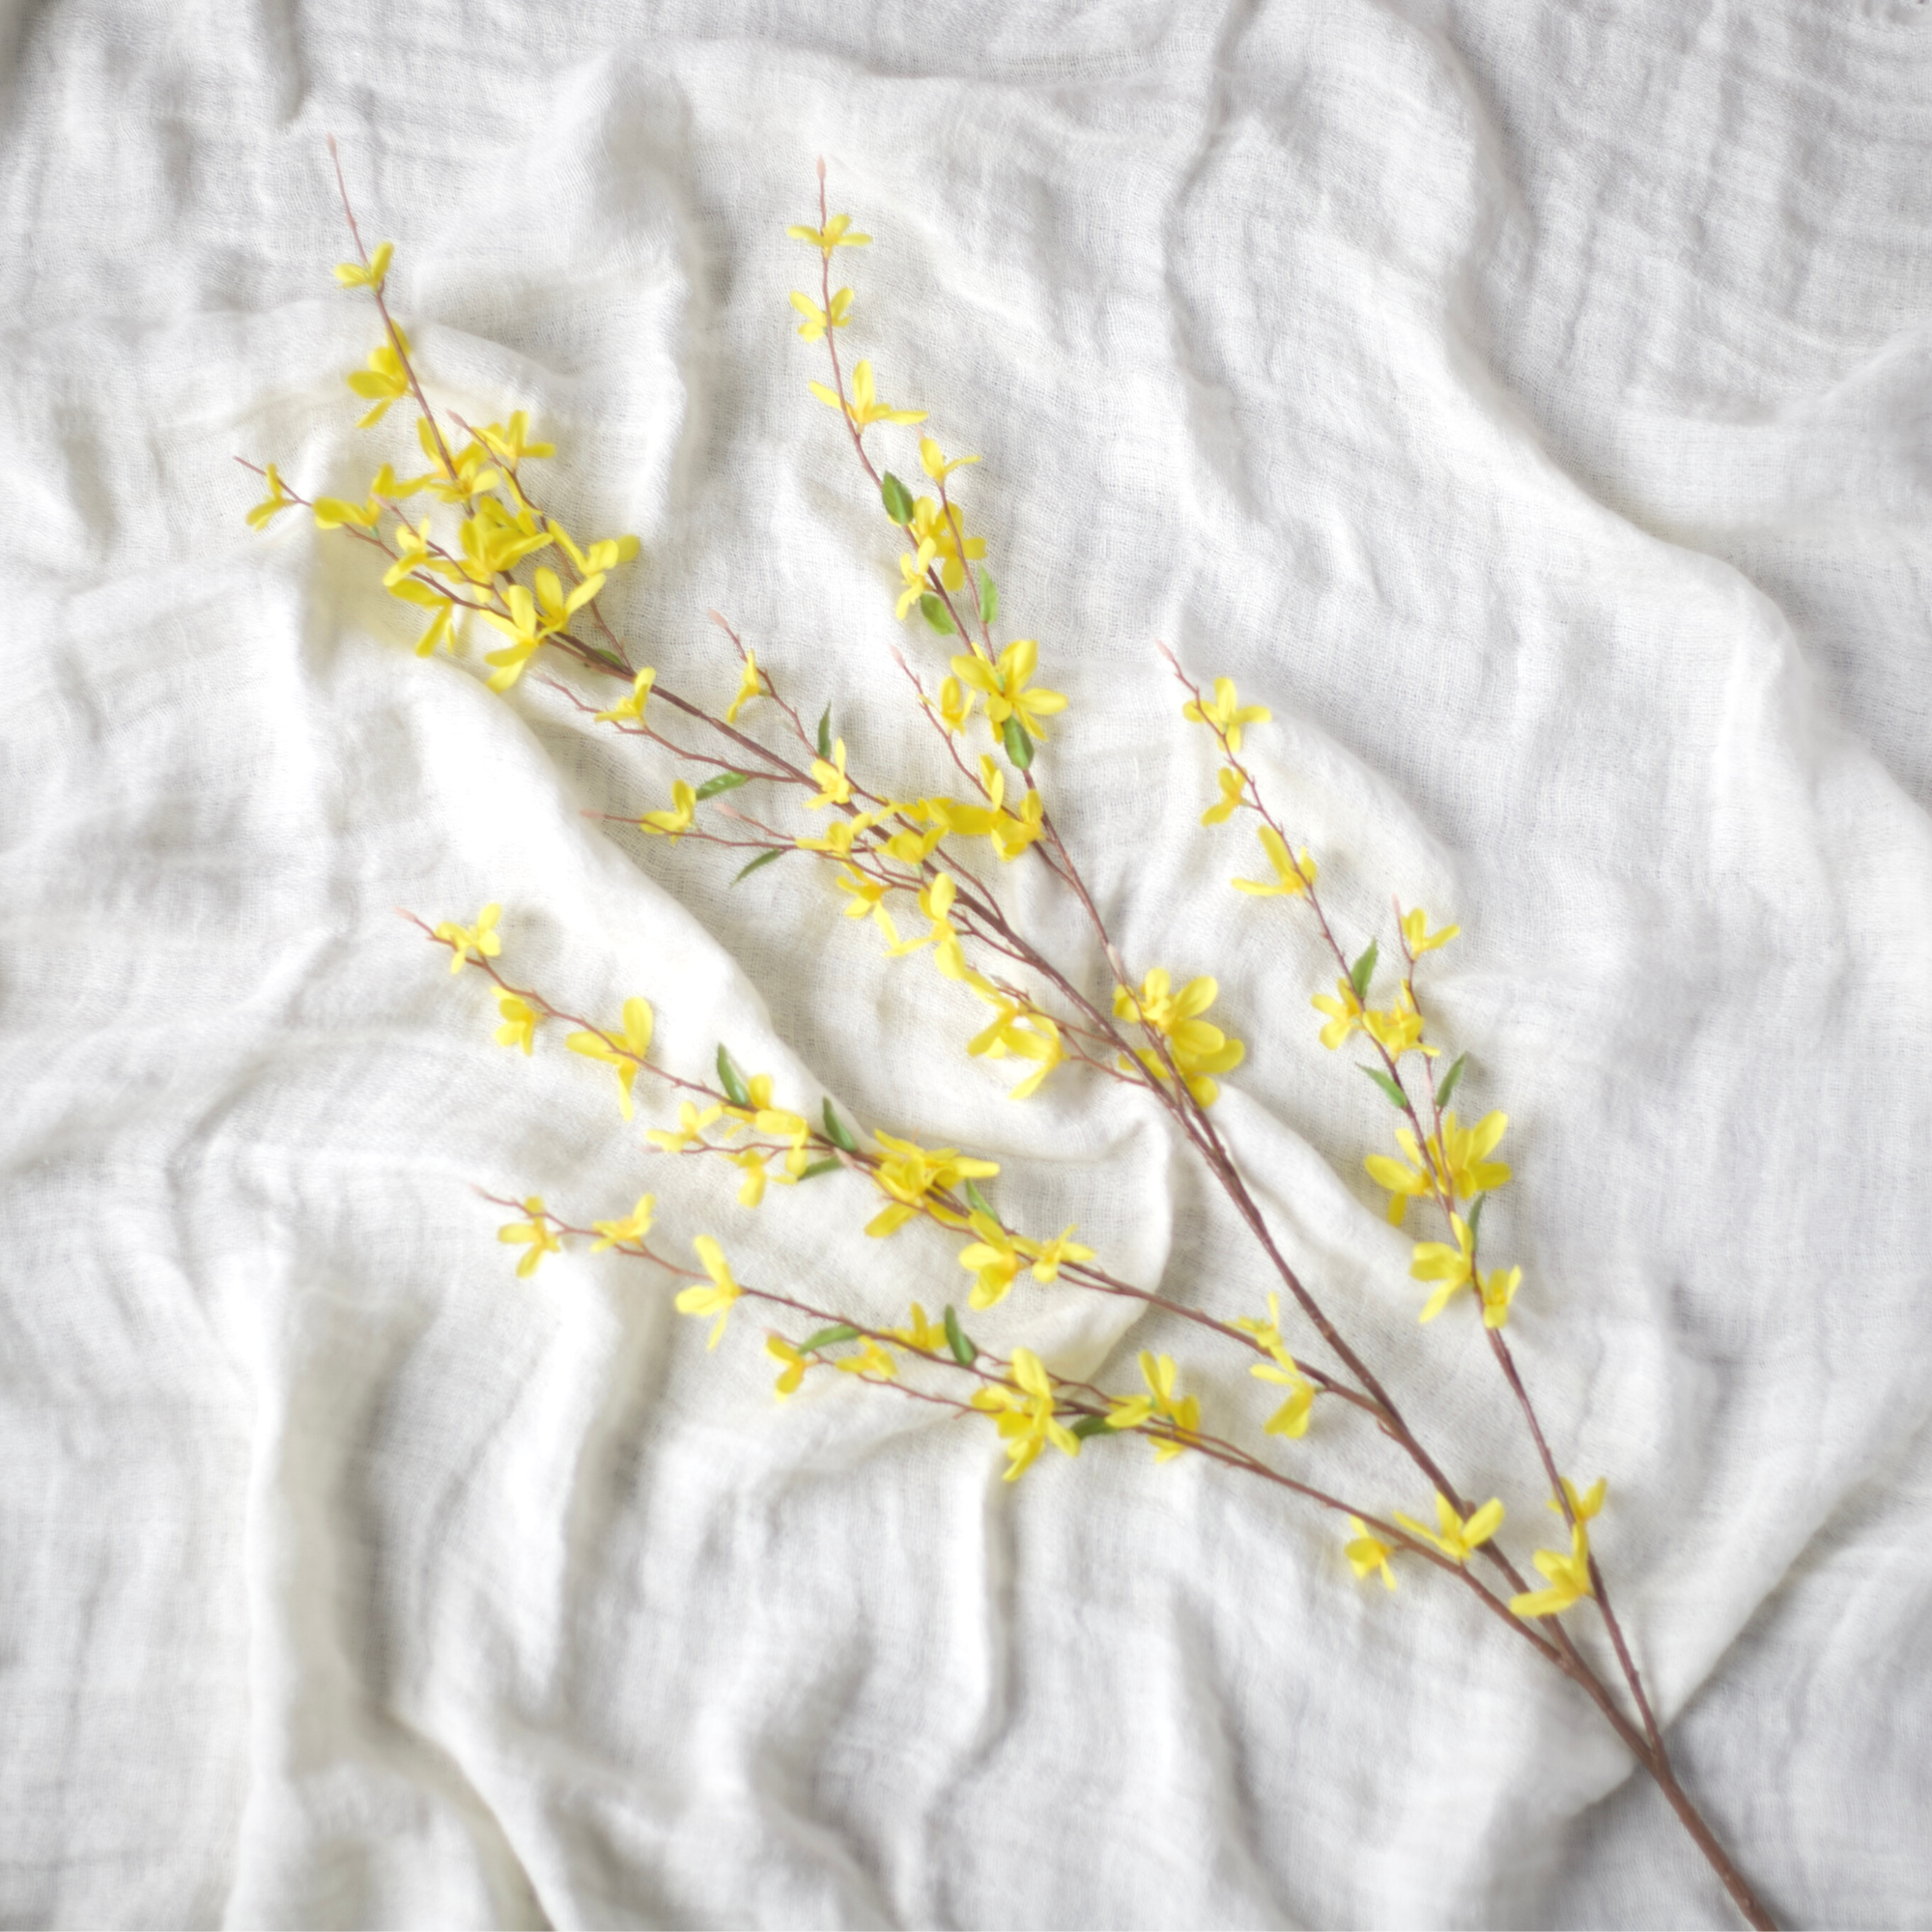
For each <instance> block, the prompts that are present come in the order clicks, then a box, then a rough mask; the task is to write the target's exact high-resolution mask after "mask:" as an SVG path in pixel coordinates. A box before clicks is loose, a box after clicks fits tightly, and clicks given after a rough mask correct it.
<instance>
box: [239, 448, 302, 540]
mask: <svg viewBox="0 0 1932 1932" xmlns="http://www.w3.org/2000/svg"><path fill="white" fill-rule="evenodd" d="M262 473H263V476H264V478H265V479H266V481H267V483H268V485H269V494H268V495H267V496H266V497H263V499H262V500H261V501H260V502H259V503H257V504H256V505H255V507H254V508H253V509H252V510H250V511H249V512H248V527H249V528H250V529H251V530H259V529H265V528H267V527H268V525H269V522H270V519H271V518H274V517H277V516H279V515H280V514H281V513H282V511H284V510H286V509H287V508H288V507H289V505H290V504H291V503H293V502H294V501H295V498H294V497H291V496H290V495H289V493H288V492H287V490H285V489H284V488H283V487H282V478H281V473H280V472H279V471H278V470H277V469H276V468H275V466H274V465H273V464H272V463H271V464H270V465H269V467H268V469H265V470H264V471H263V472H262Z"/></svg>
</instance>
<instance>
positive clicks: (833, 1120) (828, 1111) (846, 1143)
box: [825, 1100, 859, 1153]
mask: <svg viewBox="0 0 1932 1932" xmlns="http://www.w3.org/2000/svg"><path fill="white" fill-rule="evenodd" d="M825 1138H826V1139H827V1140H829V1141H830V1142H831V1143H832V1145H833V1146H834V1147H836V1148H843V1149H844V1150H845V1151H846V1152H847V1153H857V1152H858V1151H859V1143H858V1142H857V1141H855V1140H854V1139H853V1138H852V1129H851V1128H850V1127H848V1126H847V1125H846V1124H845V1122H843V1121H841V1120H840V1119H839V1118H838V1114H837V1112H836V1111H835V1110H834V1108H833V1105H832V1102H831V1101H830V1100H828V1101H826V1103H825Z"/></svg>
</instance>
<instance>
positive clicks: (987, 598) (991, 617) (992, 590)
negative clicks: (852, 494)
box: [980, 565, 1000, 624]
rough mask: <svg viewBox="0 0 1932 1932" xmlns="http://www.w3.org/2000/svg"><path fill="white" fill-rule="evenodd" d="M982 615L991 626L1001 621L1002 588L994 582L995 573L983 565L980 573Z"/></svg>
mask: <svg viewBox="0 0 1932 1932" xmlns="http://www.w3.org/2000/svg"><path fill="white" fill-rule="evenodd" d="M980 616H982V617H983V618H985V620H986V621H987V623H989V624H997V623H998V622H999V621H1000V586H999V585H998V584H997V583H995V582H993V573H992V572H991V571H990V570H987V569H986V568H985V567H984V566H983V565H982V566H981V567H980Z"/></svg>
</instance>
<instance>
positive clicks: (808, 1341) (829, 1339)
mask: <svg viewBox="0 0 1932 1932" xmlns="http://www.w3.org/2000/svg"><path fill="white" fill-rule="evenodd" d="M858 1339H859V1331H858V1329H856V1328H855V1327H853V1326H852V1324H851V1323H850V1322H849V1321H840V1322H838V1324H837V1325H836V1326H835V1327H831V1328H821V1329H820V1330H819V1331H818V1333H817V1334H816V1335H808V1336H807V1337H806V1338H805V1340H804V1341H803V1342H801V1343H800V1344H799V1345H798V1352H799V1353H800V1354H801V1355H815V1354H816V1353H817V1352H818V1350H820V1349H830V1348H832V1347H833V1346H834V1345H835V1344H837V1343H839V1342H856V1341H857V1340H858Z"/></svg>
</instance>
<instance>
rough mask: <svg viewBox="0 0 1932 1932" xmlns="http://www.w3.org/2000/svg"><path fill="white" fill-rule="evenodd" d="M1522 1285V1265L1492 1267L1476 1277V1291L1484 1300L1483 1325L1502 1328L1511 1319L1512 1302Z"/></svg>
mask: <svg viewBox="0 0 1932 1932" xmlns="http://www.w3.org/2000/svg"><path fill="white" fill-rule="evenodd" d="M1521 1286H1522V1270H1521V1269H1520V1267H1513V1268H1492V1269H1491V1270H1490V1271H1489V1273H1488V1274H1479V1275H1478V1276H1477V1278H1476V1292H1477V1293H1478V1294H1480V1295H1481V1296H1482V1300H1483V1326H1484V1327H1485V1328H1500V1327H1501V1326H1502V1325H1503V1323H1504V1322H1506V1321H1508V1320H1509V1312H1510V1303H1511V1302H1512V1301H1514V1300H1515V1299H1516V1292H1517V1290H1518V1289H1519V1288H1520V1287H1521Z"/></svg>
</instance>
